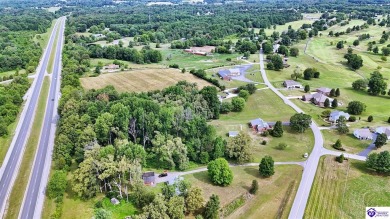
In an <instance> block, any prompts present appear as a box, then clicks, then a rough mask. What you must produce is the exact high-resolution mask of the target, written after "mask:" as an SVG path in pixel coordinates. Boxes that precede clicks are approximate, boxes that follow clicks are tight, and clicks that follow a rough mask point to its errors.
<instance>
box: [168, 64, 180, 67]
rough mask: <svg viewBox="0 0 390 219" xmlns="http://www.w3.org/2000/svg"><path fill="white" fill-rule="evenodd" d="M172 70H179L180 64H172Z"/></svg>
mask: <svg viewBox="0 0 390 219" xmlns="http://www.w3.org/2000/svg"><path fill="white" fill-rule="evenodd" d="M169 67H170V68H179V65H178V64H171V65H169Z"/></svg>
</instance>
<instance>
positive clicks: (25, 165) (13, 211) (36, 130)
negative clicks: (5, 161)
mask: <svg viewBox="0 0 390 219" xmlns="http://www.w3.org/2000/svg"><path fill="white" fill-rule="evenodd" d="M49 87H50V80H49V78H48V77H45V80H44V81H43V85H42V90H41V94H40V96H39V100H38V107H37V110H36V114H35V118H34V123H33V126H32V127H33V129H31V133H30V137H29V138H28V141H27V144H26V148H25V151H24V155H23V159H22V162H21V165H20V169H19V174H18V176H17V178H16V180H15V185H16V186H14V187H13V188H12V191H11V195H10V197H11V198H10V199H9V208H8V210H7V214H6V217H5V218H17V217H18V214H19V209H20V207H21V204H22V201H23V197H24V193H25V189H26V187H27V183H28V181H29V179H30V171H31V167H32V165H33V162H34V158H35V152H36V148H37V145H38V143H39V138H40V134H41V127H42V123H43V118H44V116H45V109H46V102H47V96H48V93H49Z"/></svg>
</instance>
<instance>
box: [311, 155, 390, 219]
mask: <svg viewBox="0 0 390 219" xmlns="http://www.w3.org/2000/svg"><path fill="white" fill-rule="evenodd" d="M334 159H335V157H333V156H326V157H322V158H321V160H320V163H319V166H318V169H317V174H316V177H315V179H314V184H313V187H312V189H311V192H310V197H309V201H308V205H307V207H306V210H305V215H304V218H364V215H365V209H366V207H368V206H389V205H390V180H389V177H384V176H379V175H375V174H374V173H373V172H370V171H368V170H367V169H366V167H365V163H364V162H362V161H355V160H349V161H344V163H343V164H340V163H337V162H336V161H335V160H334Z"/></svg>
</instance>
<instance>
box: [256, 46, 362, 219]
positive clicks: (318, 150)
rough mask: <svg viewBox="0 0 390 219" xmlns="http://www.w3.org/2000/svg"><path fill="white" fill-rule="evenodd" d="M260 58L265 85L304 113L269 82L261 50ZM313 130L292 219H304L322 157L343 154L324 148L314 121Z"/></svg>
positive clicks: (353, 157) (291, 213)
mask: <svg viewBox="0 0 390 219" xmlns="http://www.w3.org/2000/svg"><path fill="white" fill-rule="evenodd" d="M259 58H260V72H261V75H262V77H263V80H264V83H265V84H266V85H267V86H268V87H269V88H270V89H271V90H272V91H273V92H274V93H275V94H276V95H278V96H279V97H280V98H281V99H282V100H283V101H284V103H285V104H287V105H289V106H290V107H291V108H293V109H294V110H295V111H296V112H298V113H303V110H301V109H300V108H299V107H298V106H296V105H295V104H294V103H293V102H291V101H290V100H289V99H287V98H286V97H285V96H284V95H283V94H282V93H280V92H279V91H278V90H277V89H276V88H275V87H274V86H273V85H272V84H271V83H270V82H269V80H268V78H267V74H266V72H265V69H264V55H263V51H262V50H260V53H259ZM310 128H311V130H312V131H313V134H314V141H315V142H314V148H313V151H312V152H311V154H310V156H309V158H308V159H307V160H306V163H305V167H304V171H303V174H302V179H301V183H300V184H299V187H298V191H297V194H296V196H295V199H294V203H293V205H292V208H291V211H290V215H289V218H290V219H299V218H303V215H304V213H305V208H306V204H307V201H308V199H309V194H310V190H311V186H312V184H313V181H314V177H315V174H316V171H317V166H318V162H319V159H320V157H321V156H322V155H335V156H338V155H340V154H341V152H337V151H331V150H328V149H325V148H324V147H323V144H324V139H323V137H322V133H321V130H320V129H319V127H318V126H317V124H316V123H315V122H314V121H312V124H311V125H310ZM344 155H345V156H346V157H347V158H351V159H357V160H362V161H364V160H365V159H366V158H365V157H363V156H359V155H354V154H346V153H344Z"/></svg>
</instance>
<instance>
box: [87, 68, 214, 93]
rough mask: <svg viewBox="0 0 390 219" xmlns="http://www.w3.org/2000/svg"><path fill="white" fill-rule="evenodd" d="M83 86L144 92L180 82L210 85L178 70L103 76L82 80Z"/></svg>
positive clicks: (144, 70) (88, 88)
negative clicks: (111, 86)
mask: <svg viewBox="0 0 390 219" xmlns="http://www.w3.org/2000/svg"><path fill="white" fill-rule="evenodd" d="M80 81H81V85H82V86H83V87H84V88H85V89H87V90H90V89H100V88H104V87H106V86H107V85H113V86H114V87H115V88H116V89H117V90H118V91H119V92H126V91H127V92H143V91H151V90H161V89H164V88H166V87H169V86H172V85H175V84H176V83H177V82H179V81H188V82H190V83H196V84H197V85H198V87H199V88H203V87H205V86H211V84H210V83H208V82H207V81H204V80H202V79H200V78H197V77H195V76H194V75H192V74H190V73H184V74H183V73H181V71H180V70H178V69H142V70H131V71H125V72H120V73H108V74H102V75H100V76H99V77H89V78H81V79H80Z"/></svg>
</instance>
